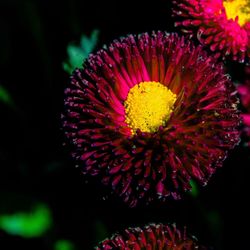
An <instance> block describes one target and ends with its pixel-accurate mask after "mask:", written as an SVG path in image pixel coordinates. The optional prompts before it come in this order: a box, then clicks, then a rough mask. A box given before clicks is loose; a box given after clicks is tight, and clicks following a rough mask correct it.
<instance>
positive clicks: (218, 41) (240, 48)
mask: <svg viewBox="0 0 250 250" xmlns="http://www.w3.org/2000/svg"><path fill="white" fill-rule="evenodd" d="M173 6H174V7H173V15H174V16H175V17H176V22H175V25H176V26H178V27H180V28H181V29H182V31H183V32H185V33H187V34H190V36H191V37H193V36H194V37H197V39H198V40H199V41H200V42H201V43H202V44H204V45H206V46H208V47H209V48H210V50H211V51H213V52H215V55H216V56H217V57H222V58H225V57H227V56H229V57H230V58H232V59H233V60H236V61H239V62H244V61H245V60H246V59H247V60H249V58H250V1H249V0H224V1H223V0H178V1H177V0H173Z"/></svg>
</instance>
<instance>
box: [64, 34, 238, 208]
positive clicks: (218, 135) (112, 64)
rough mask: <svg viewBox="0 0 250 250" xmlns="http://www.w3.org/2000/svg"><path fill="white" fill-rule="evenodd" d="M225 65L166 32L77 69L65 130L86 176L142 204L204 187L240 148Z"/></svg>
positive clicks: (134, 39) (123, 43) (120, 43)
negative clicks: (192, 182) (194, 182)
mask: <svg viewBox="0 0 250 250" xmlns="http://www.w3.org/2000/svg"><path fill="white" fill-rule="evenodd" d="M237 102H238V100H237V98H236V96H235V90H234V87H233V85H232V83H231V82H230V80H229V79H228V77H227V76H226V75H225V74H224V71H223V66H222V65H221V64H217V62H216V60H215V59H213V58H212V57H208V56H207V54H206V53H205V52H204V51H202V49H201V47H197V48H195V47H194V46H193V45H192V43H191V42H185V41H184V38H183V37H178V36H177V35H176V34H168V33H163V32H157V33H154V32H153V33H152V34H151V35H149V34H147V33H145V34H141V35H138V36H133V35H129V36H128V37H125V38H121V39H120V40H115V41H114V42H113V43H112V44H111V45H110V46H109V47H108V48H107V49H101V50H100V51H99V52H97V53H96V54H95V55H91V56H90V58H89V59H88V60H87V61H86V63H85V65H84V69H77V70H76V71H75V72H74V74H73V76H72V77H71V83H70V85H69V86H68V88H67V89H66V90H65V112H64V114H63V116H62V119H63V127H64V130H65V134H66V137H67V139H68V143H69V145H71V147H72V156H73V158H74V159H75V160H76V162H77V163H78V165H80V166H81V169H82V172H83V173H84V174H89V175H97V176H98V177H99V178H100V179H101V180H102V182H103V183H104V184H105V185H109V186H111V187H112V189H113V190H114V192H115V193H117V194H118V195H119V196H121V197H122V198H123V200H124V201H125V202H128V203H129V205H130V206H135V205H136V204H137V202H138V201H139V200H144V201H146V202H150V201H152V200H154V199H161V200H165V198H166V197H168V196H171V197H173V198H175V199H178V198H180V193H181V192H182V191H187V190H190V189H191V186H190V180H191V178H193V179H196V180H197V181H199V182H200V183H201V184H204V185H205V184H206V183H207V181H208V179H209V178H210V176H211V175H212V174H213V173H214V171H215V169H216V168H217V167H219V166H221V165H222V162H223V160H224V158H225V157H226V155H227V152H228V150H229V149H232V148H233V147H234V146H235V145H236V144H237V143H238V141H239V131H238V124H239V114H238V111H237Z"/></svg>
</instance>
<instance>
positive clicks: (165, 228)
mask: <svg viewBox="0 0 250 250" xmlns="http://www.w3.org/2000/svg"><path fill="white" fill-rule="evenodd" d="M96 249H97V250H129V249H131V250H144V249H145V250H146V249H155V250H160V249H162V250H163V249H164V250H193V249H199V250H201V249H203V250H205V249H207V248H205V247H202V246H200V245H199V244H198V242H197V239H196V238H195V237H193V236H188V235H187V234H186V230H185V229H184V230H183V231H180V230H178V229H177V228H176V226H175V225H163V224H150V225H148V226H145V227H143V228H140V227H136V228H128V229H126V230H125V231H124V232H122V233H121V234H115V235H113V236H112V237H111V239H106V240H104V241H103V242H101V243H100V244H99V246H98V247H97V248H96Z"/></svg>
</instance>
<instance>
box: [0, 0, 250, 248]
mask: <svg viewBox="0 0 250 250" xmlns="http://www.w3.org/2000/svg"><path fill="white" fill-rule="evenodd" d="M169 2H170V1H167V0H166V1H163V0H154V1H152V2H151V1H149V2H147V1H130V0H128V1H108V0H107V1H100V2H98V1H94V0H89V1H86V0H81V1H80V0H62V1H49V0H0V64H1V67H0V85H1V86H3V87H4V88H5V89H6V90H8V92H9V94H10V96H11V98H12V100H13V103H12V105H7V104H6V103H4V102H0V217H1V216H2V215H3V214H14V213H17V212H18V211H30V209H31V207H32V206H33V205H34V204H36V203H41V202H42V203H44V204H47V206H48V207H49V208H50V210H51V213H52V217H53V225H52V226H51V228H50V229H49V230H48V231H47V232H46V233H45V234H43V235H41V236H39V237H35V238H23V237H21V236H18V235H16V236H15V235H11V234H8V233H7V232H5V231H4V230H1V229H0V249H1V250H5V249H16V248H17V247H18V248H19V249H26V250H29V249H33V250H34V249H36V250H40V249H49V250H53V249H55V242H57V241H58V240H60V239H65V240H68V241H70V242H71V243H72V244H73V246H74V249H75V250H77V249H92V248H93V247H94V246H95V245H96V244H97V243H98V242H99V241H100V240H103V239H104V238H105V237H109V236H110V235H111V234H112V233H114V232H116V231H119V230H121V229H124V228H126V227H128V226H140V225H144V224H147V223H150V222H162V223H168V222H170V223H172V222H176V223H177V225H178V227H180V228H183V227H184V226H185V225H186V226H187V228H188V231H189V232H191V233H192V234H194V235H195V236H197V238H198V239H199V241H200V242H202V243H203V244H204V245H209V246H214V249H218V250H221V249H237V250H238V249H239V250H241V249H250V248H249V240H248V232H247V230H245V229H244V228H249V225H248V224H247V219H249V210H247V208H246V207H247V205H246V203H247V201H248V200H249V186H248V185H247V179H249V177H248V176H247V174H246V170H247V167H248V166H249V162H250V160H249V151H248V149H246V148H243V147H240V146H238V147H237V148H236V149H235V150H234V151H233V152H231V153H230V156H229V157H228V159H227V160H226V161H225V164H224V166H223V168H222V169H219V170H218V171H217V172H216V174H215V175H214V176H213V177H212V179H211V180H210V182H209V184H208V185H207V186H206V187H205V188H202V187H199V195H198V196H197V197H193V196H192V195H190V194H186V195H185V196H184V198H183V199H182V200H181V201H177V202H176V201H168V202H166V203H164V204H152V205H150V206H147V207H141V208H136V209H131V208H128V207H127V206H126V205H125V204H123V203H122V202H121V201H119V199H116V197H112V196H111V198H108V199H105V200H104V199H103V195H104V192H103V191H101V190H102V187H100V186H98V184H96V183H94V182H93V181H91V180H90V182H88V183H86V180H85V179H84V177H83V176H81V175H80V174H79V171H78V170H77V169H75V168H74V163H73V162H72V161H71V160H70V158H69V156H68V155H69V154H68V152H67V150H66V149H65V148H64V147H63V146H62V143H63V133H62V131H61V130H60V125H61V123H60V113H61V111H62V110H63V91H64V88H65V86H66V84H67V82H68V79H69V76H68V74H67V73H66V72H64V70H63V68H62V62H63V61H65V59H66V58H67V52H66V48H67V45H68V44H69V43H70V42H74V41H75V42H78V41H79V39H80V36H81V35H82V34H85V35H87V36H88V35H90V34H91V31H92V30H93V29H99V30H100V38H99V42H98V46H97V47H99V48H100V47H101V46H102V45H103V44H108V43H110V42H111V41H112V40H113V39H115V38H118V37H120V36H124V35H126V34H128V33H140V32H145V31H151V30H167V31H169V32H170V31H174V30H175V29H174V26H173V21H172V19H171V18H170V16H171V10H170V4H169ZM228 66H229V69H230V70H229V71H231V72H229V73H232V74H233V76H234V77H235V78H237V77H239V78H241V74H240V73H239V72H241V71H240V70H241V69H242V65H241V66H238V65H234V66H233V67H232V66H230V65H228ZM232 69H233V70H232ZM235 80H239V79H235ZM248 231H249V230H248ZM61 250H64V249H61Z"/></svg>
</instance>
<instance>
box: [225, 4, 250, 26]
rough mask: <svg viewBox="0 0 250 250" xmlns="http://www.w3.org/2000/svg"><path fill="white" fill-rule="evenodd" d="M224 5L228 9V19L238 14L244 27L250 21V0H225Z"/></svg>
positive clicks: (239, 21)
mask: <svg viewBox="0 0 250 250" xmlns="http://www.w3.org/2000/svg"><path fill="white" fill-rule="evenodd" d="M223 5H224V7H225V9H226V14H227V18H228V19H233V20H235V18H236V17H237V16H238V23H239V25H240V26H241V27H242V26H244V25H245V24H246V23H247V22H248V21H250V1H249V0H225V1H223Z"/></svg>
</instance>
